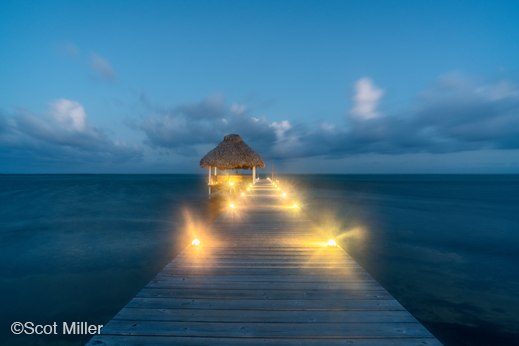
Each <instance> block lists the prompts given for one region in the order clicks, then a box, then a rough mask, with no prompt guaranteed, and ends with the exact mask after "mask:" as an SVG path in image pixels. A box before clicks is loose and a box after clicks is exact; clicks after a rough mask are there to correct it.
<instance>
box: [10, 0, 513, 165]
mask: <svg viewBox="0 0 519 346" xmlns="http://www.w3.org/2000/svg"><path fill="white" fill-rule="evenodd" d="M518 13H519V3H518V2H514V1H503V2H499V1H486V2H482V1H355V2H354V1H327V2H323V1H282V2H279V1H182V2H175V1H163V2H161V1H152V2H145V1H88V2H87V1H74V2H71V1H46V2H43V1H35V2H31V1H24V2H20V1H2V2H0V47H1V48H0V163H1V164H0V173H203V172H204V169H201V168H199V160H200V159H201V157H202V156H203V155H204V154H205V153H206V152H207V151H209V150H210V149H212V148H213V147H214V146H216V145H217V144H218V143H219V142H220V141H221V140H223V136H224V135H225V134H228V133H238V134H240V135H241V136H242V137H243V139H244V140H245V142H246V143H248V144H249V145H250V146H251V147H252V148H253V149H254V150H255V151H257V152H258V153H260V155H262V157H263V158H264V160H265V161H266V164H267V167H270V165H271V164H272V163H275V164H276V167H278V168H279V169H280V170H281V171H284V172H294V173H295V172H300V173H519V79H518V69H519V66H518V61H519V44H518V42H519V21H518V20H517V14H518Z"/></svg>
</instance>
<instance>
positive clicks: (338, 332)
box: [87, 180, 441, 346]
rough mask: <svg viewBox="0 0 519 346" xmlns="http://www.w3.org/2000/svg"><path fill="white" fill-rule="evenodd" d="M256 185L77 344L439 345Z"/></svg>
mask: <svg viewBox="0 0 519 346" xmlns="http://www.w3.org/2000/svg"><path fill="white" fill-rule="evenodd" d="M281 193H282V190H278V189H277V188H276V187H274V186H273V185H272V184H271V183H270V182H269V181H266V180H264V181H260V182H258V183H257V184H256V186H255V187H254V188H252V189H251V191H250V192H248V193H247V195H246V196H242V197H240V198H239V199H238V200H237V201H236V202H235V203H234V204H235V207H234V208H228V209H227V210H226V211H225V212H224V213H223V214H222V215H220V216H219V217H218V218H217V219H216V220H215V221H214V222H213V223H212V224H211V225H210V226H209V229H208V230H207V232H206V235H205V236H204V237H201V238H200V242H201V244H200V245H198V246H195V245H190V246H188V247H187V248H186V249H185V250H184V251H183V252H182V253H181V254H180V255H178V256H177V257H176V258H175V259H174V260H173V261H172V262H171V263H169V264H168V265H167V266H166V267H165V268H164V269H163V270H162V271H161V272H160V273H159V274H158V275H157V276H156V277H155V278H154V279H153V280H152V281H151V282H150V283H149V284H148V285H147V286H146V287H144V288H143V289H142V291H141V292H140V293H139V294H137V296H136V297H135V298H134V299H132V300H131V301H130V302H129V303H128V305H126V306H125V307H124V308H123V309H122V310H121V311H120V312H119V313H118V314H117V315H116V316H115V317H114V319H112V320H111V321H110V322H109V323H107V324H106V325H105V326H104V328H103V329H102V331H101V334H100V335H96V336H95V337H93V338H92V339H91V340H90V342H89V343H88V344H87V345H89V346H93V345H96V346H100V345H165V344H171V345H362V346H368V345H370V346H380V345H395V346H396V345H402V346H404V345H413V346H414V345H420V346H423V345H435V346H437V345H441V343H440V342H439V341H438V340H437V339H436V338H434V336H433V335H431V333H429V332H428V331H427V330H426V329H425V328H424V327H423V326H422V325H421V324H420V323H419V322H418V321H417V320H416V319H415V318H414V317H413V316H412V315H411V314H410V313H409V312H408V311H406V310H405V309H404V308H403V307H402V306H401V305H400V304H399V303H398V302H397V301H396V300H395V299H394V298H393V297H392V296H391V295H390V294H389V293H388V292H387V291H386V290H385V289H384V288H382V286H380V285H379V284H378V283H377V282H376V281H375V280H374V279H373V278H372V277H371V276H370V275H369V274H368V273H367V272H366V271H365V270H364V269H363V268H362V267H360V266H359V265H358V264H357V263H356V262H355V260H354V259H353V258H351V257H350V256H349V255H348V254H347V253H346V252H345V251H344V250H343V249H342V248H340V247H338V246H336V247H333V246H326V242H327V241H328V237H327V236H328V235H327V234H325V231H324V232H323V231H322V230H319V228H318V227H317V225H316V224H315V223H314V222H312V221H311V220H305V219H304V218H303V217H302V216H301V212H300V210H299V208H296V207H293V200H292V199H291V198H290V196H287V197H283V196H281Z"/></svg>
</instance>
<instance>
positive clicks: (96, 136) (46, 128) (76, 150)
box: [0, 99, 142, 162]
mask: <svg viewBox="0 0 519 346" xmlns="http://www.w3.org/2000/svg"><path fill="white" fill-rule="evenodd" d="M2 119H3V120H2ZM106 132H107V131H106V130H104V129H102V128H99V127H97V126H95V125H93V124H92V123H90V122H89V121H88V115H87V114H86V113H85V110H84V108H83V106H82V105H81V104H79V103H78V102H75V101H71V100H66V99H60V100H57V101H55V102H54V103H49V110H48V112H46V113H43V114H34V113H31V112H29V111H19V112H18V113H16V114H15V115H13V116H12V117H10V118H9V119H7V118H6V117H5V116H2V117H0V146H1V147H2V149H3V150H2V151H3V153H4V154H6V153H7V152H13V151H14V152H19V153H21V154H23V155H29V156H32V157H37V158H42V159H52V160H55V161H63V162H72V161H73V162H81V161H85V160H86V161H88V162H127V161H138V160H140V159H141V158H142V151H141V150H140V149H139V148H137V147H136V146H132V145H127V144H126V143H125V142H122V141H114V140H111V139H109V138H108V136H107V135H106Z"/></svg>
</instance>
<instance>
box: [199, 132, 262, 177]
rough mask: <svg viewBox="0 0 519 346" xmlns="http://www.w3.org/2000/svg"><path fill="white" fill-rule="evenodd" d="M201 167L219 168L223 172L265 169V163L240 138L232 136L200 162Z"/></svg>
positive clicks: (227, 137) (228, 136)
mask: <svg viewBox="0 0 519 346" xmlns="http://www.w3.org/2000/svg"><path fill="white" fill-rule="evenodd" d="M200 167H205V168H210V167H218V169H221V170H225V169H248V168H250V169H252V167H260V168H265V162H263V159H262V158H261V156H259V154H257V153H256V152H254V150H252V149H251V148H250V147H249V146H248V145H247V144H245V142H244V141H243V140H242V139H241V137H240V136H238V135H235V134H231V135H227V136H225V138H224V139H223V142H222V143H220V144H218V146H217V147H216V148H214V149H213V150H211V151H210V152H208V153H207V155H205V156H204V157H203V158H202V160H200Z"/></svg>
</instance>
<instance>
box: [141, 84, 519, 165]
mask: <svg viewBox="0 0 519 346" xmlns="http://www.w3.org/2000/svg"><path fill="white" fill-rule="evenodd" d="M354 89H355V92H354V95H353V97H352V100H353V107H352V109H351V110H350V111H348V112H346V114H345V116H344V121H343V122H340V123H337V124H333V123H325V122H323V123H320V124H319V125H318V126H315V127H309V126H305V125H304V124H303V125H298V126H294V124H291V123H290V122H289V121H287V120H282V121H269V120H267V118H266V117H265V116H260V117H253V116H251V115H249V112H248V110H247V106H246V105H238V104H231V105H228V104H227V103H226V101H225V99H224V97H223V95H213V96H210V97H208V98H206V99H205V100H202V101H201V102H199V103H194V104H183V105H179V106H177V107H174V108H172V109H169V110H164V109H158V108H151V107H149V104H148V109H149V110H150V111H152V112H153V113H154V115H149V116H147V117H145V118H144V119H143V121H142V122H141V124H140V129H141V130H142V131H143V132H144V134H145V135H146V141H145V143H146V144H148V145H149V146H151V147H153V148H168V149H173V150H176V151H177V152H178V153H180V154H182V153H185V154H186V155H193V154H194V153H195V152H196V151H195V150H194V147H195V146H196V145H200V144H216V143H219V142H220V141H221V140H222V139H223V136H224V135H225V134H228V133H237V134H240V135H241V136H242V137H243V138H244V140H245V141H246V142H247V143H249V144H250V145H251V146H253V147H256V148H260V147H261V149H262V151H263V152H264V154H263V155H264V156H265V157H266V158H269V159H288V158H305V157H316V156H322V157H325V158H342V157H348V156H351V155H355V154H363V153H375V154H390V155H398V154H407V153H422V152H424V153H437V154H441V153H453V152H461V151H472V150H488V149H518V148H519V87H518V86H517V85H516V84H515V83H512V82H511V81H507V80H501V81H497V82H494V83H477V82H475V81H473V80H471V79H468V78H464V77H460V76H457V75H447V76H443V77H441V78H439V79H438V80H437V81H436V82H435V83H434V84H433V85H432V86H431V87H430V88H429V89H428V90H425V91H424V92H422V93H420V94H418V95H417V96H416V98H415V101H414V105H413V106H412V107H410V108H409V109H406V110H402V111H400V112H397V113H394V114H383V113H381V112H380V111H378V110H377V106H378V104H379V103H380V102H381V100H382V97H383V95H384V92H385V91H384V90H383V89H380V88H378V87H377V86H375V84H374V83H373V81H372V80H371V79H369V78H362V79H360V80H359V81H357V83H355V88H354Z"/></svg>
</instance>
